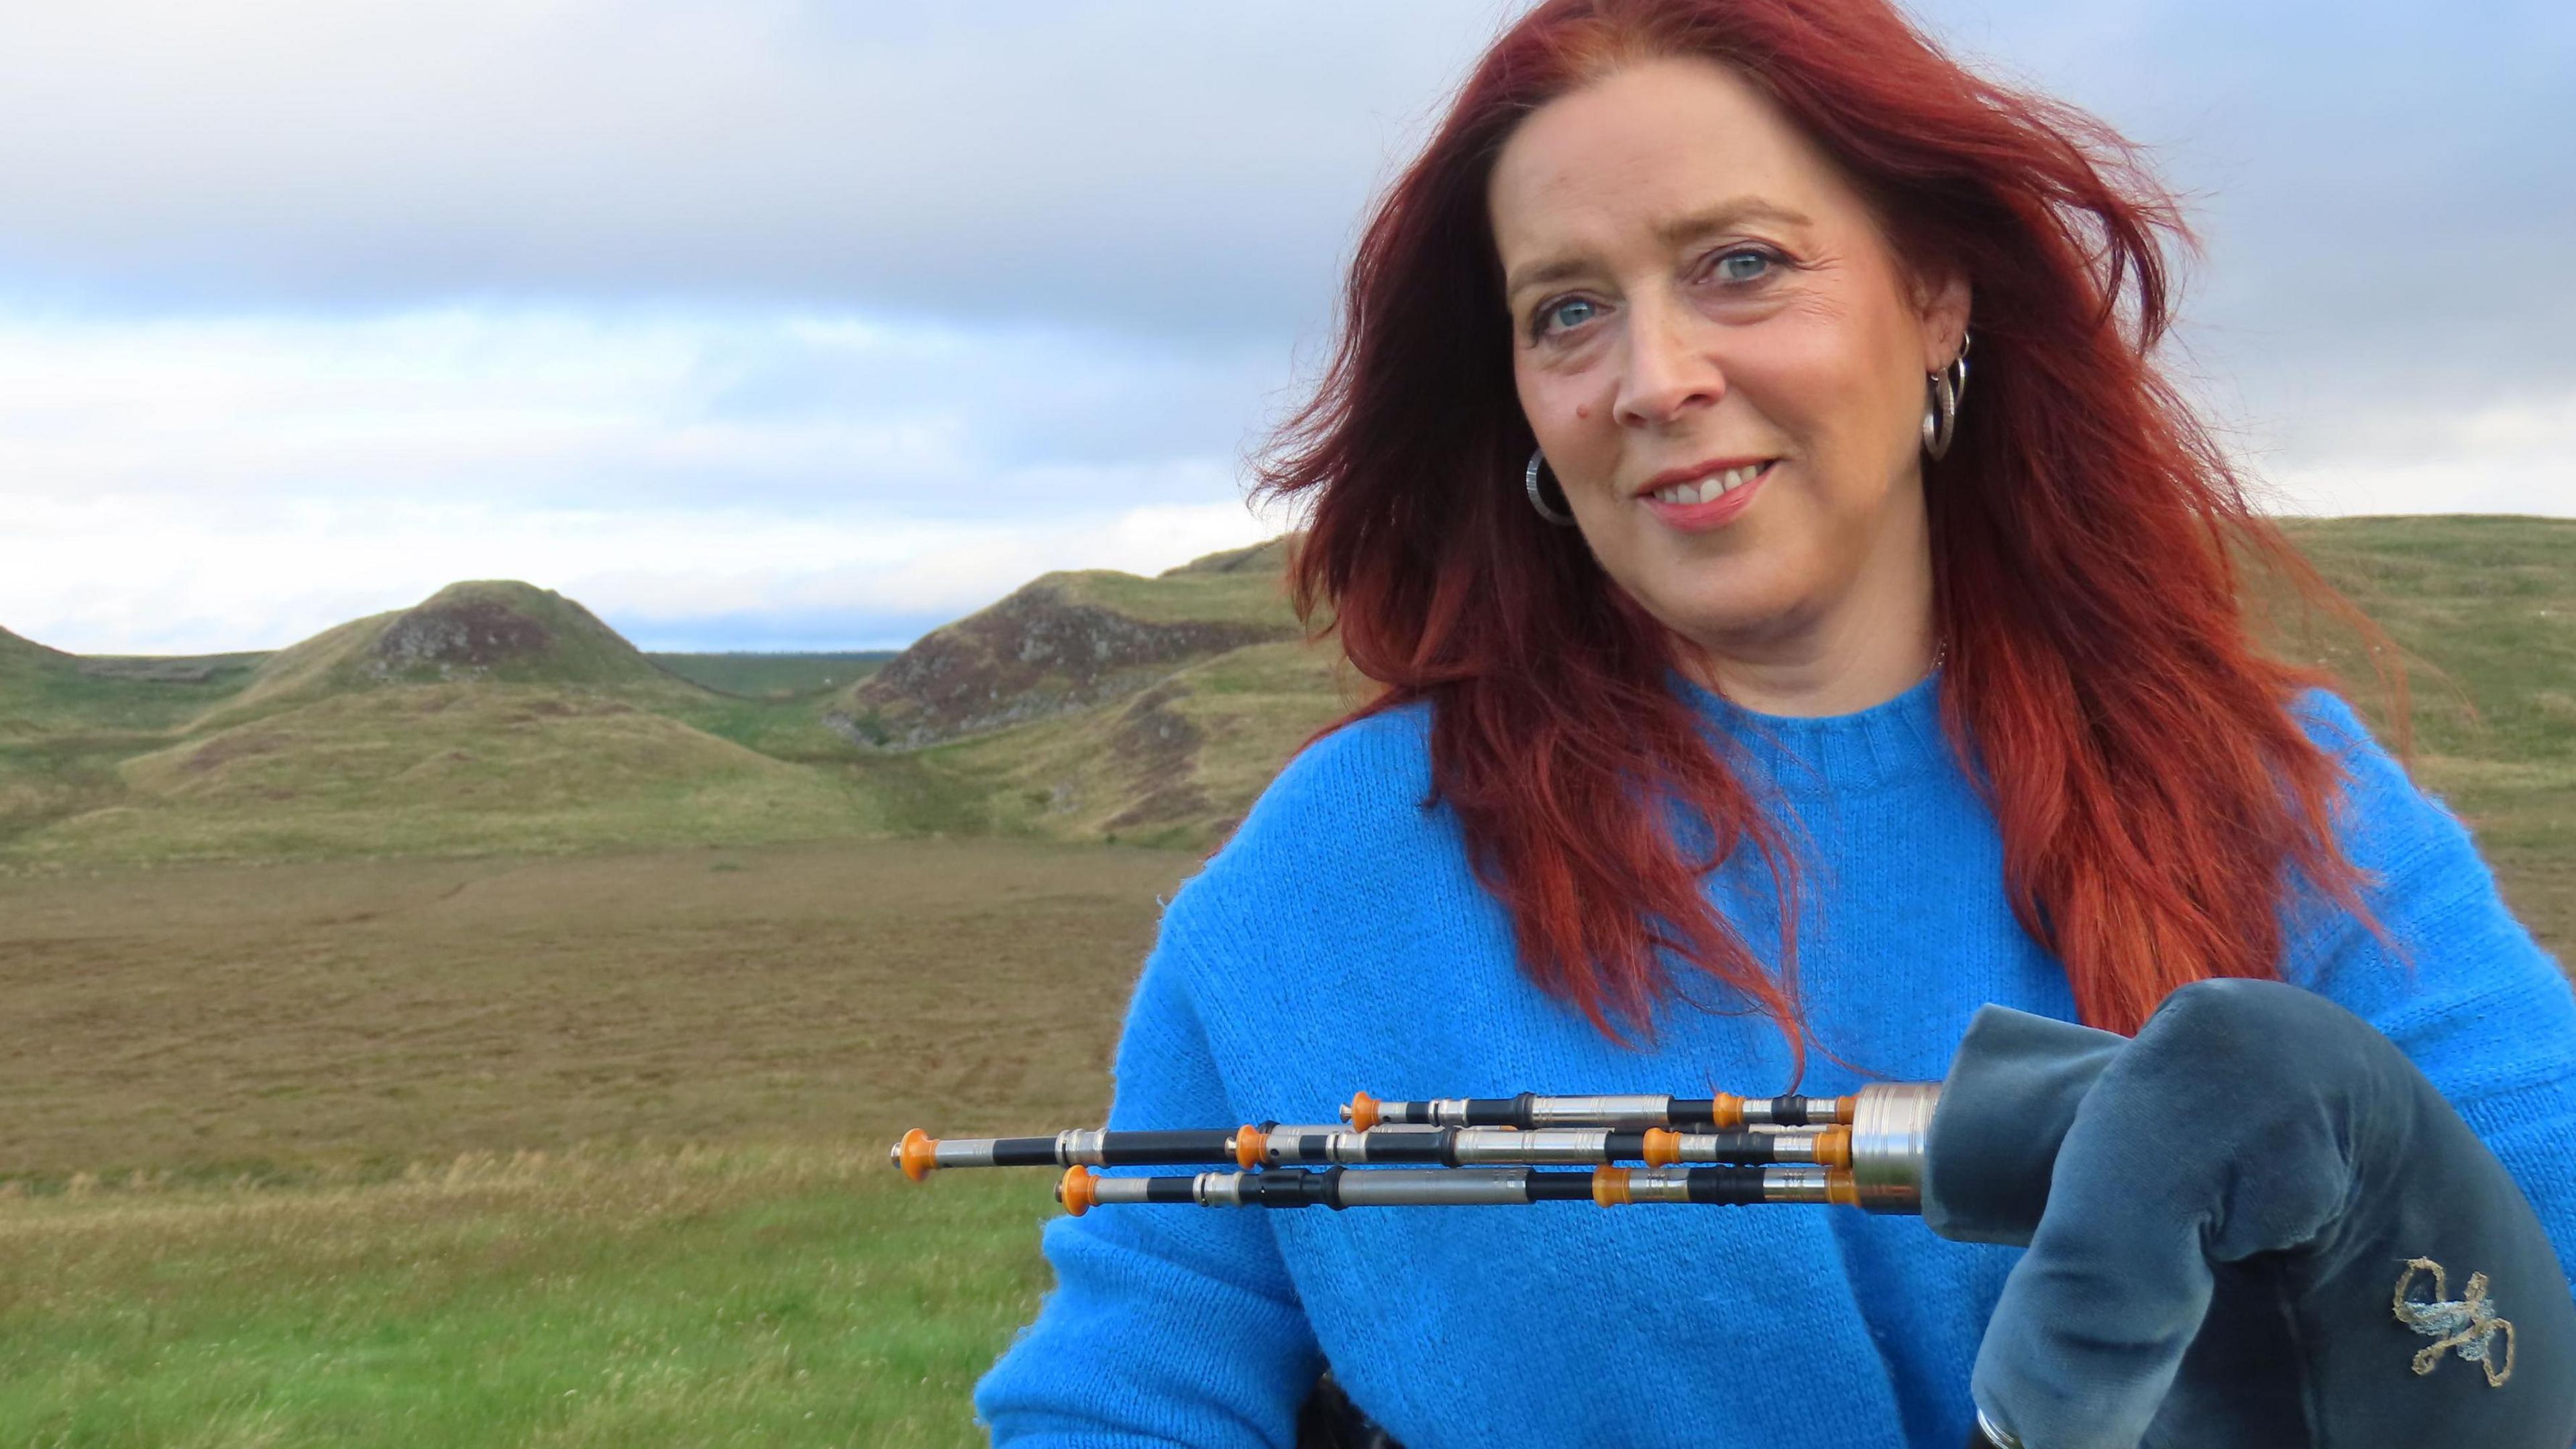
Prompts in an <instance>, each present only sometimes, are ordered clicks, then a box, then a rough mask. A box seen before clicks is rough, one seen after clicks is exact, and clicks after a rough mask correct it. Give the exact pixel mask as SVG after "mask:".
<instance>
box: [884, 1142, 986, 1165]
mask: <svg viewBox="0 0 2576 1449" xmlns="http://www.w3.org/2000/svg"><path fill="white" fill-rule="evenodd" d="M901 1150H902V1149H901V1148H897V1149H896V1151H898V1152H900V1151H901ZM897 1160H898V1161H900V1160H901V1159H899V1158H898V1159H897ZM930 1160H931V1163H932V1164H933V1165H934V1166H938V1167H990V1166H992V1165H993V1139H992V1138H990V1137H961V1138H959V1139H957V1140H956V1141H954V1142H951V1141H949V1140H948V1139H946V1138H941V1139H940V1140H939V1142H938V1143H937V1144H936V1145H935V1146H933V1147H932V1148H931V1149H930Z"/></svg>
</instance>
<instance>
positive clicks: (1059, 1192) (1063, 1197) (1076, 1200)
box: [1055, 1167, 1100, 1217]
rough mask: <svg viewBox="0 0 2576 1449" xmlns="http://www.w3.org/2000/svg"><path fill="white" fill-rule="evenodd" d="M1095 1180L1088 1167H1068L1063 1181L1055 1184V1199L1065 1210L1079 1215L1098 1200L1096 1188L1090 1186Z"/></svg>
mask: <svg viewBox="0 0 2576 1449" xmlns="http://www.w3.org/2000/svg"><path fill="white" fill-rule="evenodd" d="M1097 1180H1098V1179H1097V1178H1096V1177H1095V1176H1094V1174H1093V1173H1092V1171H1091V1169H1090V1168H1088V1167H1068V1168H1066V1169H1065V1170H1064V1181H1062V1182H1059V1183H1057V1184H1056V1185H1055V1200H1056V1201H1057V1202H1060V1203H1063V1204H1064V1210H1065V1211H1066V1212H1068V1213H1071V1214H1072V1215H1073V1216H1075V1217H1080V1216H1082V1215H1083V1214H1084V1213H1087V1212H1089V1211H1091V1209H1092V1208H1093V1207H1094V1206H1096V1205H1097V1204H1098V1203H1099V1201H1100V1193H1099V1191H1098V1189H1096V1188H1094V1187H1093V1186H1092V1184H1093V1183H1094V1182H1096V1181H1097Z"/></svg>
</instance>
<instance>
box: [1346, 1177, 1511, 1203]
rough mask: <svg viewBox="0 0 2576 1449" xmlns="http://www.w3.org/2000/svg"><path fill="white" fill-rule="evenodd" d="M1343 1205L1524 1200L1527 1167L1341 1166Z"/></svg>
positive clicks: (1508, 1201)
mask: <svg viewBox="0 0 2576 1449" xmlns="http://www.w3.org/2000/svg"><path fill="white" fill-rule="evenodd" d="M1341 1196H1342V1206H1344V1207H1483V1206H1490V1205H1493V1204H1497V1203H1525V1202H1528V1201H1529V1200H1530V1199H1529V1172H1528V1171H1527V1170H1526V1169H1524V1168H1517V1167H1384V1168H1380V1169H1378V1170H1377V1171H1375V1172H1346V1173H1343V1174H1342V1180H1341Z"/></svg>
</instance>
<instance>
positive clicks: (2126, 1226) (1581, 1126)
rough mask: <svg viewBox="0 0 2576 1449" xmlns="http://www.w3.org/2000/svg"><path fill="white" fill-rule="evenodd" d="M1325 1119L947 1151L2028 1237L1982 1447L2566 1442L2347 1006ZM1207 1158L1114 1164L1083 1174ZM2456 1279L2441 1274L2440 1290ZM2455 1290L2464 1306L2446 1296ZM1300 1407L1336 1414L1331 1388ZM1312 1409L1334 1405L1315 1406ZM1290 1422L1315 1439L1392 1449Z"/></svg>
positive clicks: (2258, 997) (1084, 1184) (2548, 1374)
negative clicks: (1877, 1065) (1687, 1084)
mask: <svg viewBox="0 0 2576 1449" xmlns="http://www.w3.org/2000/svg"><path fill="white" fill-rule="evenodd" d="M1339 1115H1340V1117H1341V1120H1340V1121H1339V1122H1335V1123H1327V1124H1316V1125H1286V1126H1283V1125H1280V1124H1277V1123H1267V1122H1265V1123H1260V1124H1243V1125H1237V1126H1233V1127H1219V1128H1209V1129H1204V1130H1195V1131H1191V1130H1183V1131H1099V1130H1076V1131H1068V1132H1060V1133H1057V1134H1055V1135H1053V1136H1041V1137H1005V1138H981V1139H971V1140H945V1141H943V1140H939V1139H934V1138H932V1137H930V1136H928V1135H927V1134H925V1133H923V1132H921V1131H918V1130H915V1131H913V1132H911V1133H908V1134H906V1136H905V1137H904V1139H903V1140H902V1141H901V1142H900V1143H898V1144H896V1145H895V1147H894V1149H893V1153H892V1156H893V1160H894V1163H895V1165H896V1166H897V1167H899V1168H901V1169H902V1170H903V1172H904V1173H905V1175H906V1176H908V1177H910V1178H912V1179H913V1180H914V1181H916V1182H919V1181H922V1180H924V1179H926V1178H928V1177H929V1176H930V1175H932V1174H933V1173H935V1172H939V1171H944V1170H950V1169H958V1168H984V1167H1042V1168H1050V1169H1056V1170H1059V1171H1060V1174H1061V1175H1060V1176H1059V1178H1058V1180H1057V1183H1056V1197H1057V1200H1058V1201H1059V1202H1061V1203H1062V1204H1063V1205H1064V1207H1065V1210H1066V1211H1067V1212H1070V1213H1073V1214H1077V1215H1079V1214H1082V1213H1087V1212H1091V1211H1094V1210H1097V1209H1102V1208H1109V1207H1118V1208H1122V1209H1123V1208H1130V1207H1140V1206H1147V1205H1156V1204H1170V1205H1195V1206H1200V1207H1213V1208H1238V1209H1271V1210H1287V1209H1298V1208H1325V1209H1331V1210H1354V1209H1361V1208H1396V1207H1444V1206H1446V1207H1456V1206H1471V1205H1474V1206H1498V1205H1512V1206H1520V1205H1529V1206H1536V1205H1540V1204H1548V1203H1572V1204H1587V1203H1588V1204H1591V1205H1593V1206H1595V1207H1602V1208H1614V1207H1615V1208H1624V1207H1630V1206H1642V1205H1654V1204H1667V1205H1676V1206H1686V1205H1696V1206H1701V1207H1748V1208H1749V1207H1768V1206H1783V1207H1786V1206H1802V1207H1807V1208H1819V1207H1821V1208H1827V1209H1831V1208H1837V1207H1839V1208H1845V1209H1857V1210H1860V1211H1865V1212H1876V1213H1902V1214H1911V1215H1917V1216H1919V1217H1921V1218H1922V1219H1923V1221H1924V1223H1925V1225H1926V1226H1927V1228H1928V1229H1929V1230H1930V1231H1931V1232H1932V1233H1934V1234H1936V1235H1938V1236H1940V1237H1943V1238H1948V1239H1951V1240H1954V1241H1961V1242H1982V1243H2005V1244H2010V1245H2014V1246H2018V1247H2022V1248H2025V1249H2026V1250H2027V1251H2026V1252H2025V1253H2024V1254H2023V1256H2022V1258H2021V1259H2020V1260H2019V1261H2018V1262H2017V1263H2016V1264H2015V1266H2014V1268H2013V1270H2012V1273H2011V1275H2010V1277H2009V1278H2008V1279H2007V1281H2006V1284H2005V1288H2004V1291H2003V1294H2002V1297H2001V1298H2000V1300H1999V1301H1998V1302H1997V1304H1996V1307H1995V1310H1994V1313H1993V1315H1992V1316H1991V1317H1990V1318H1989V1320H1988V1322H1987V1327H1986V1332H1985V1337H1984V1340H1983V1342H1982V1345H1981V1346H1980V1348H1979V1351H1978V1355H1977V1360H1976V1364H1975V1368H1974V1371H1973V1373H1972V1375H1971V1378H1970V1391H1971V1394H1972V1396H1973V1397H1974V1399H1975V1401H1976V1404H1977V1406H1978V1428H1977V1430H1976V1433H1975V1435H1974V1436H1973V1437H1972V1438H1971V1441H1970V1444H1971V1449H1979V1446H1988V1449H2137V1446H2158V1449H2163V1446H2174V1449H2179V1446H2192V1449H2233V1446H2245V1449H2255V1446H2262V1449H2298V1446H2318V1449H2323V1446H2333V1449H2379V1446H2388V1449H2396V1446H2401V1445H2402V1446H2407V1449H2422V1446H2428V1445H2449V1444H2462V1445H2466V1444H2476V1445H2480V1446H2486V1449H2568V1446H2569V1445H2571V1444H2576V1295H2571V1292H2570V1285H2569V1281H2568V1278H2567V1275H2566V1273H2565V1270H2564V1268H2563V1267H2562V1265H2561V1264H2560V1262H2559V1260H2558V1257H2557V1254H2556V1252H2555V1250H2554V1249H2553V1247H2552V1246H2551V1243H2550V1240H2549V1236H2548V1234H2547V1232H2546V1231H2545V1230H2544V1228H2543V1227H2542V1225H2541V1223H2540V1221H2539V1219H2538V1217H2537V1216H2536V1215H2535V1214H2534V1212H2533V1210H2532V1208H2531V1206H2530V1203H2529V1202H2528V1200H2527V1199H2525V1198H2524V1196H2523V1195H2522V1193H2521V1191H2520V1189H2519V1188H2518V1187H2517V1186H2516V1185H2515V1183H2514V1181H2513V1179H2512V1178H2511V1177H2510V1176H2509V1175H2508V1174H2507V1173H2506V1171H2505V1169H2504V1167H2503V1165H2502V1164H2501V1163H2500V1162H2498V1161H2497V1160H2496V1158H2495V1157H2494V1155H2493V1154H2492V1153H2490V1152H2489V1151H2488V1150H2487V1148H2486V1147H2485V1145H2484V1144H2483V1143H2482V1142H2481V1141H2480V1140H2479V1139H2478V1137H2477V1136H2476V1134H2475V1133H2474V1132H2472V1131H2471V1130H2470V1128H2469V1127H2468V1125H2467V1124H2466V1123H2465V1122H2463V1121H2462V1120H2461V1118H2460V1117H2459V1115H2458V1113H2457V1112H2456V1111H2454V1110H2453V1109H2452V1107H2451V1106H2450V1104H2449V1103H2448V1102H2446V1101H2445V1100H2444V1099H2443V1098H2442V1096H2441V1095H2440V1093H2439V1092H2438V1090H2436V1089H2435V1088H2434V1086H2433V1084H2432V1083H2431V1082H2430V1081H2429V1080H2428V1079H2426V1078H2425V1077H2424V1075H2423V1074H2422V1073H2421V1072H2420V1071H2418V1070H2417V1069H2416V1068H2415V1066H2414V1064H2413V1063H2412V1062H2410V1061H2409V1060H2408V1059H2407V1058H2406V1057H2405V1055H2404V1054H2403V1053H2401V1052H2400V1051H2398V1049H2397V1048H2396V1047H2395V1046H2394V1045H2393V1044H2391V1043H2390V1042H2389V1041H2388V1040H2387V1038H2385V1037H2384V1036H2382V1035H2380V1034H2379V1032H2378V1031H2376V1030H2375V1029H2373V1028H2372V1027H2371V1026H2370V1025H2369V1024H2368V1023H2367V1022H2364V1021H2362V1020H2360V1019H2359V1018H2357V1017H2354V1016H2353V1015H2351V1014H2350V1013H2349V1012H2346V1011H2344V1010H2343V1009H2342V1008H2341V1007H2338V1006H2335V1005H2334V1004H2333V1003H2331V1002H2328V1001H2326V1000H2325V999H2324V998H2322V997H2319V996H2316V995H2314V994H2312V993H2309V992H2306V991H2303V990H2300V989H2298V988H2296V987H2292V986H2286V985H2282V984H2279V983H2273V982H2259V981H2209V982H2202V983H2198V984H2196V985H2193V986H2188V987H2185V988H2183V989H2182V990H2180V991H2177V992H2175V993H2174V994H2173V996H2172V997H2171V998H2170V999H2168V1001H2167V1002H2166V1003H2165V1005H2164V1006H2163V1007H2162V1008H2161V1009H2160V1010H2159V1011H2158V1012H2157V1013H2156V1015H2155V1016H2154V1017H2153V1018H2151V1019H2150V1020H2149V1021H2148V1022H2147V1024H2146V1025H2145V1026H2144V1027H2143V1028H2142V1029H2141V1030H2140V1031H2139V1033H2138V1035H2137V1036H2136V1037H2135V1038H2123V1037H2119V1036H2115V1035H2113V1034H2110V1033H2107V1032H2100V1031H2095V1030H2092V1029H2090V1028H2086V1027H2081V1026H2075V1025H2071V1024H2069V1023H2065V1022H2061V1021H2056V1020H2053V1019H2049V1018H2045V1017H2038V1016H2032V1015H2029V1014H2027V1013H2023V1012H2018V1011H2013V1010H2010V1009H2007V1008H2003V1007H1995V1006H1988V1007H1986V1008H1983V1009H1982V1010H1981V1011H1980V1012H1979V1014H1978V1015H1977V1017H1976V1019H1975V1020H1974V1021H1973V1023H1972V1024H1971V1025H1970V1028H1969V1030H1968V1032H1967V1035H1966V1036H1965V1037H1964V1038H1963V1039H1962V1041H1961V1044H1960V1047H1959V1051H1958V1053H1957V1055H1956V1057H1955V1058H1954V1059H1953V1061H1952V1064H1951V1067H1950V1070H1949V1072H1948V1074H1947V1075H1946V1076H1945V1077H1944V1078H1943V1080H1942V1081H1940V1082H1938V1083H1932V1082H1909V1083H1874V1084H1870V1085H1867V1086H1863V1087H1862V1088H1860V1089H1859V1090H1858V1091H1857V1092H1854V1093H1852V1094H1850V1095H1848V1096H1839V1097H1802V1096H1784V1097H1772V1098H1743V1097H1734V1096H1726V1095H1717V1096H1712V1097H1701V1098H1690V1097H1664V1096H1635V1095H1623V1096H1542V1095H1534V1094H1530V1093H1522V1094H1520V1095H1518V1096H1514V1097H1493V1098H1474V1097H1470V1098H1452V1099H1440V1100H1428V1101H1397V1102H1390V1101H1380V1100H1378V1099H1377V1098H1374V1097H1372V1096H1370V1095H1368V1094H1367V1093H1365V1092H1362V1093H1359V1094H1357V1095H1355V1096H1354V1097H1353V1098H1352V1099H1351V1101H1350V1102H1349V1103H1347V1104H1345V1105H1343V1106H1342V1108H1341V1109H1340V1114H1339ZM1157 1167H1174V1168H1177V1167H1196V1168H1202V1169H1206V1170H1202V1171H1198V1172H1193V1173H1147V1174H1144V1175H1135V1176H1126V1175H1122V1176H1104V1175H1103V1174H1102V1172H1101V1169H1104V1168H1111V1169H1127V1168H1157ZM2455 1278H2456V1279H2457V1280H2458V1281H2457V1282H2456V1284H2455V1282H2454V1279H2455ZM2455 1289H2456V1291H2457V1293H2458V1296H2457V1297H2453V1296H2452V1294H2453V1292H2454V1291H2455ZM1323 1390H1324V1391H1323V1393H1322V1394H1319V1399H1332V1396H1333V1394H1334V1392H1335V1391H1334V1390H1333V1388H1332V1385H1331V1384H1330V1381H1329V1378H1328V1379H1327V1382H1326V1384H1325V1385H1324V1386H1323ZM1334 1402H1338V1400H1335V1401H1334ZM1334 1417H1335V1416H1334V1414H1332V1413H1330V1412H1326V1413H1323V1414H1321V1415H1320V1416H1319V1413H1318V1410H1317V1406H1316V1405H1314V1404H1310V1405H1309V1406H1308V1413H1307V1415H1306V1416H1305V1421H1304V1428H1303V1429H1302V1430H1301V1433H1302V1434H1303V1435H1304V1436H1305V1437H1304V1438H1302V1439H1301V1442H1311V1443H1363V1442H1365V1443H1377V1444H1385V1445H1392V1444H1393V1441H1392V1440H1391V1439H1387V1438H1385V1437H1384V1436H1383V1434H1382V1433H1380V1434H1378V1435H1377V1437H1375V1438H1370V1437H1368V1431H1364V1430H1359V1429H1355V1428H1353V1427H1351V1426H1352V1425H1355V1424H1359V1423H1362V1422H1364V1421H1362V1420H1360V1419H1359V1417H1358V1416H1357V1414H1356V1411H1351V1412H1348V1413H1345V1414H1342V1415H1340V1416H1339V1417H1340V1419H1341V1421H1342V1422H1341V1423H1340V1425H1339V1426H1338V1427H1336V1426H1335V1424H1333V1423H1332V1422H1329V1421H1331V1420H1333V1419H1334Z"/></svg>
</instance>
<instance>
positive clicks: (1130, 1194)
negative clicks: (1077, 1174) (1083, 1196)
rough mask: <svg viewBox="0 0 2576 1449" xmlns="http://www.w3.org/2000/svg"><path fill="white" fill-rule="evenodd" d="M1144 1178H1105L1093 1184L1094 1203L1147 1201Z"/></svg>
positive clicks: (1145, 1180)
mask: <svg viewBox="0 0 2576 1449" xmlns="http://www.w3.org/2000/svg"><path fill="white" fill-rule="evenodd" d="M1147 1181H1149V1179H1146V1178H1142V1177H1104V1178H1100V1179H1097V1180H1096V1181H1094V1182H1093V1183H1092V1184H1091V1196H1092V1201H1094V1202H1102V1203H1138V1202H1143V1201H1145V1200H1146V1198H1145V1184H1146V1183H1147Z"/></svg>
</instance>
